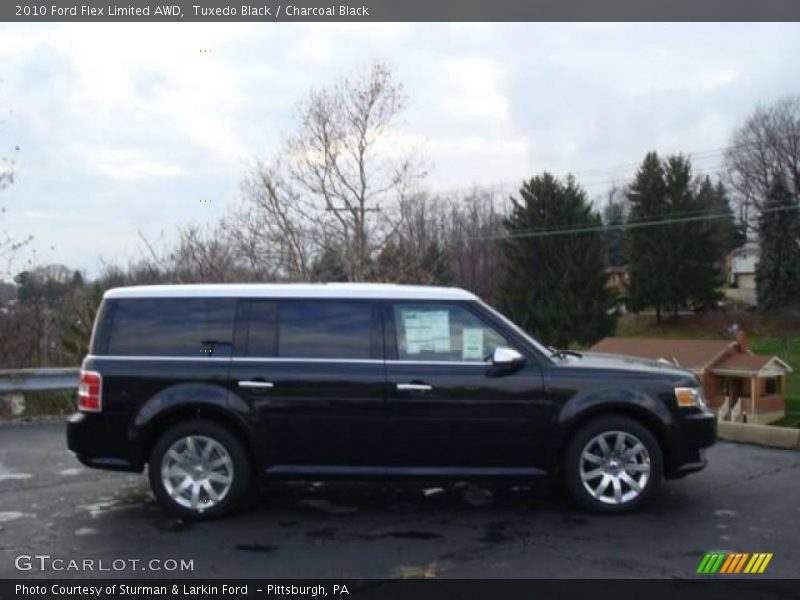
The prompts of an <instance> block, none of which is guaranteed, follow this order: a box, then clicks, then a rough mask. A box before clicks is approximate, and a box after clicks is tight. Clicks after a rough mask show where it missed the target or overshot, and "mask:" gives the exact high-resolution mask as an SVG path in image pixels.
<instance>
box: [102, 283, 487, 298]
mask: <svg viewBox="0 0 800 600" xmlns="http://www.w3.org/2000/svg"><path fill="white" fill-rule="evenodd" d="M104 297H105V298H212V297H213V298H230V297H234V298H259V297H268V298H369V299H377V298H382V299H395V300H477V297H476V296H475V295H474V294H472V293H470V292H468V291H466V290H462V289H461V288H453V287H434V286H427V285H396V284H390V283H253V284H238V283H237V284H199V285H195V284H193V285H141V286H131V287H120V288H114V289H111V290H108V291H107V292H106V293H105V294H104Z"/></svg>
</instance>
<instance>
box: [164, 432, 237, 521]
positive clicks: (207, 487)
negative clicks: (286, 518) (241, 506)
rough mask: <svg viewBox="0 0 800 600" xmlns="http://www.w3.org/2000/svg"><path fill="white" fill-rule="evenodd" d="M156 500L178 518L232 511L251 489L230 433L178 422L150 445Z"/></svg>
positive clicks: (216, 514)
mask: <svg viewBox="0 0 800 600" xmlns="http://www.w3.org/2000/svg"><path fill="white" fill-rule="evenodd" d="M148 474H149V477H150V486H151V488H152V490H153V493H154V494H155V496H156V499H157V500H158V501H159V503H161V505H162V506H164V507H165V508H167V509H168V510H170V511H172V512H174V513H177V514H179V515H181V516H183V517H189V518H210V517H217V516H220V515H222V514H225V513H227V512H230V511H231V510H233V509H234V508H235V507H236V505H237V504H238V503H239V501H240V500H241V499H242V497H243V496H244V495H245V493H246V492H247V489H248V488H249V485H250V460H249V458H248V456H247V452H246V451H245V448H244V446H243V445H242V443H241V442H240V441H239V439H238V438H237V437H236V436H235V435H233V434H232V433H231V432H230V431H228V430H227V429H225V428H224V427H221V426H220V425H218V424H216V423H214V422H211V421H204V420H193V421H186V422H184V423H179V424H178V425H176V426H174V427H171V428H170V429H168V430H167V431H165V432H164V433H163V434H162V435H161V437H160V438H159V439H158V441H157V442H156V444H155V445H154V446H153V449H152V452H151V453H150V463H149V466H148Z"/></svg>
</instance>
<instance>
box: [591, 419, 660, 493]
mask: <svg viewBox="0 0 800 600" xmlns="http://www.w3.org/2000/svg"><path fill="white" fill-rule="evenodd" d="M579 468H580V475H581V482H582V483H583V487H584V488H586V490H587V491H588V492H589V493H590V494H591V495H592V497H594V498H595V499H597V500H599V501H600V502H603V503H605V504H626V503H628V502H630V501H632V500H634V499H635V498H637V497H638V496H639V494H641V493H642V491H643V490H644V488H645V486H646V485H647V481H648V480H649V479H650V454H649V453H648V452H647V448H646V447H645V445H644V444H643V443H642V441H641V440H640V439H639V438H637V437H636V436H635V435H632V434H630V433H627V432H625V431H605V432H603V433H601V434H600V435H597V436H595V437H593V438H592V439H591V440H590V441H589V443H588V444H586V446H584V448H583V451H582V452H581V460H580V467H579Z"/></svg>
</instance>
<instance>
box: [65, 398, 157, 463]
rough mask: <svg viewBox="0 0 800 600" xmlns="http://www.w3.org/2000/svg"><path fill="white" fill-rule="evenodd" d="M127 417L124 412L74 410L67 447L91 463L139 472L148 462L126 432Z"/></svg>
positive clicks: (79, 458) (68, 422) (68, 424)
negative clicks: (122, 413) (119, 413)
mask: <svg viewBox="0 0 800 600" xmlns="http://www.w3.org/2000/svg"><path fill="white" fill-rule="evenodd" d="M127 421H128V419H127V417H124V416H122V415H120V416H119V417H115V416H114V415H107V414H103V413H97V414H95V413H83V412H77V413H74V414H72V415H70V416H69V418H68V419H67V448H69V449H70V450H71V451H72V452H73V453H75V456H76V458H77V459H78V460H79V461H81V462H82V463H83V464H84V465H86V466H87V467H92V468H95V469H108V470H111V471H135V472H139V471H141V470H142V469H143V468H144V463H143V461H142V460H141V458H140V456H139V453H138V451H137V448H136V447H135V445H134V444H132V443H131V441H130V440H129V439H128V436H127V435H126V434H125V428H126V423H127Z"/></svg>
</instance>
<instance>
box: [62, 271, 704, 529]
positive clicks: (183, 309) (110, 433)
mask: <svg viewBox="0 0 800 600" xmlns="http://www.w3.org/2000/svg"><path fill="white" fill-rule="evenodd" d="M80 377H81V379H80V387H79V391H78V408H79V410H78V412H77V413H76V414H74V415H72V417H70V419H69V422H68V426H67V439H68V445H69V448H70V449H71V450H72V451H73V452H74V453H75V454H76V455H77V457H78V458H79V459H80V460H81V461H82V462H83V463H84V464H86V465H89V466H91V467H97V468H103V469H117V470H129V471H140V470H142V469H143V468H144V466H145V465H147V466H148V473H149V478H150V484H151V486H152V489H153V492H154V494H155V496H156V498H157V499H158V500H159V501H160V502H161V503H162V504H163V505H164V506H166V507H168V508H169V509H171V510H173V511H175V512H177V513H179V514H181V515H184V516H189V517H199V516H204V517H210V516H216V515H220V514H223V513H225V512H228V511H229V510H230V509H232V508H233V507H234V506H235V505H236V504H237V502H238V501H239V500H241V499H242V497H243V496H244V494H245V492H246V491H247V489H248V487H249V484H250V482H251V480H252V478H253V477H254V476H255V475H262V476H266V477H272V478H284V479H296V478H314V479H321V478H325V477H339V478H348V477H349V478H364V477H397V476H400V477H403V476H405V477H426V478H427V477H457V478H464V479H466V478H473V477H488V476H512V477H527V476H533V475H541V474H547V473H552V474H560V475H561V476H562V477H563V478H564V481H565V482H566V485H567V488H568V489H569V491H570V492H571V494H572V495H573V496H574V498H575V499H576V500H577V501H578V502H579V503H581V504H582V505H583V506H585V507H587V508H589V509H592V510H596V511H602V512H619V511H623V510H627V509H631V508H634V507H636V506H638V505H640V504H641V503H642V502H644V501H645V500H647V499H648V498H649V497H651V496H652V495H653V493H654V492H655V491H656V488H657V487H658V484H659V482H660V481H661V479H662V478H664V477H666V478H676V477H680V476H682V475H685V474H687V473H691V472H693V471H697V470H699V469H702V468H703V467H704V466H705V462H706V461H705V457H704V450H703V449H704V448H705V447H707V446H710V445H711V444H713V443H714V440H715V434H716V421H715V419H714V416H713V415H712V413H710V412H709V411H708V409H707V408H706V406H705V402H704V399H703V393H702V389H701V387H700V383H699V382H698V380H697V378H696V376H695V375H693V374H692V373H690V372H688V371H685V370H682V369H679V368H676V367H673V366H671V365H668V364H662V363H658V362H647V361H643V360H638V359H633V358H626V357H615V356H604V355H599V354H594V355H592V354H577V353H572V352H566V351H554V350H552V349H550V348H547V347H545V346H543V345H541V344H539V343H538V342H536V341H535V340H534V339H532V338H531V337H530V336H528V335H527V334H526V333H525V332H523V331H522V330H521V329H520V328H519V327H517V326H516V325H514V324H513V323H511V322H510V321H509V320H508V319H506V318H505V317H503V316H502V315H500V314H499V313H497V312H496V311H494V310H493V309H491V308H490V307H488V306H487V305H486V304H484V303H483V302H481V301H480V300H479V299H478V298H477V297H475V296H474V295H473V294H471V293H469V292H466V291H464V290H460V289H454V288H436V287H413V286H397V285H382V284H319V285H187V286H151V287H130V288H119V289H114V290H110V291H108V292H106V294H105V296H104V299H103V302H102V305H101V307H100V310H99V312H98V316H97V321H96V323H95V327H94V333H93V336H92V341H91V348H90V354H89V355H88V356H87V357H86V359H85V360H84V362H83V366H82V371H81V376H80Z"/></svg>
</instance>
